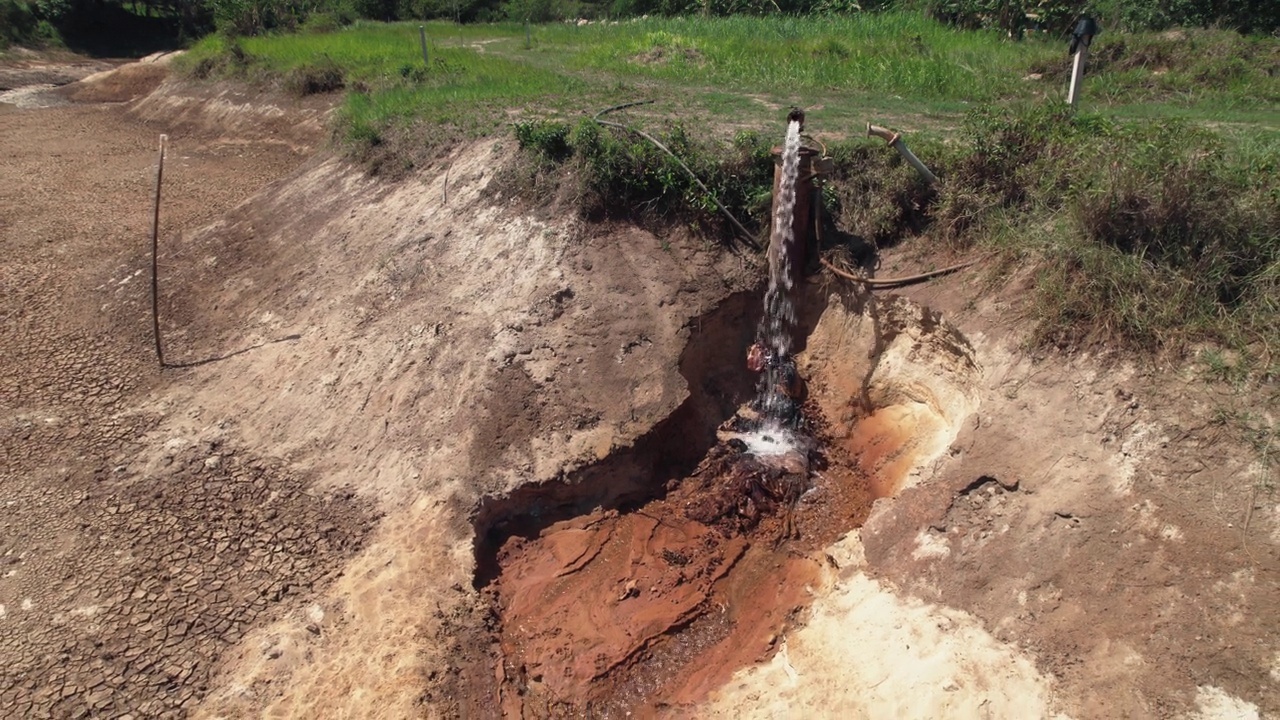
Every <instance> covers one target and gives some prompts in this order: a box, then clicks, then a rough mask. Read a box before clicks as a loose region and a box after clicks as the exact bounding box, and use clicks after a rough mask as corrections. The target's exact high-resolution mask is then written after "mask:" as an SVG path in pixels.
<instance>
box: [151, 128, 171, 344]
mask: <svg viewBox="0 0 1280 720" xmlns="http://www.w3.org/2000/svg"><path fill="white" fill-rule="evenodd" d="M168 143H169V136H168V135H161V136H160V157H159V158H158V159H157V161H156V195H155V203H154V206H153V207H154V213H153V214H152V216H151V331H152V335H153V337H154V338H155V341H156V362H158V363H160V367H162V368H163V367H164V350H163V349H162V348H161V347H160V280H159V271H160V263H159V260H157V255H158V254H159V253H158V251H159V246H160V183H161V181H163V179H164V150H165V146H166V145H167V144H168Z"/></svg>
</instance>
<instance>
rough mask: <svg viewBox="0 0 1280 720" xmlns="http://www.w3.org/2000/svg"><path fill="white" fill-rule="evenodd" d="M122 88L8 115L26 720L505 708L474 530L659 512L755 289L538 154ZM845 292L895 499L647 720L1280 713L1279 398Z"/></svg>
mask: <svg viewBox="0 0 1280 720" xmlns="http://www.w3.org/2000/svg"><path fill="white" fill-rule="evenodd" d="M117 72H118V73H120V74H108V75H105V76H98V77H96V78H92V79H90V80H88V81H85V82H82V83H77V84H73V85H69V86H67V87H66V88H63V89H61V90H58V91H57V93H58V97H61V98H63V99H64V100H66V101H68V102H67V103H66V104H61V105H57V106H47V107H22V108H18V107H15V106H13V105H0V138H3V139H2V140H0V156H2V157H3V158H4V160H3V162H0V242H3V244H4V261H3V264H0V287H2V288H3V294H2V296H0V317H2V318H3V344H2V345H0V373H2V374H0V392H2V393H3V395H2V396H0V459H2V461H3V465H2V466H0V493H3V505H2V506H0V507H2V509H0V556H3V562H4V563H5V565H4V567H3V569H2V570H3V571H2V572H0V662H3V665H4V668H5V669H4V675H3V684H0V712H3V714H5V715H8V716H15V717H125V716H132V717H136V718H141V717H169V716H186V715H190V716H193V717H227V718H238V717H261V716H270V717H300V718H301V717H306V718H311V717H387V718H401V717H415V716H428V717H489V716H497V715H498V714H499V712H500V710H499V709H500V708H501V707H503V706H502V705H500V699H499V697H498V695H497V693H498V688H499V680H500V675H499V674H498V673H500V672H501V670H500V669H501V668H502V666H503V659H502V658H501V657H500V652H501V647H500V645H499V644H498V643H497V636H498V634H499V631H500V622H501V618H499V617H498V616H496V615H495V614H494V611H493V606H492V605H491V600H490V599H489V598H488V597H487V596H486V595H485V594H483V593H481V592H478V591H477V590H476V589H475V580H476V578H475V573H476V571H477V542H478V541H479V544H480V545H483V544H484V540H485V538H487V537H489V535H490V533H491V532H492V531H494V529H495V528H499V527H500V525H501V522H502V521H503V520H504V519H510V518H515V517H517V516H519V515H521V514H523V515H530V514H532V515H538V514H540V513H548V514H557V513H559V514H563V515H565V516H566V517H572V515H573V513H575V512H580V513H589V512H590V511H591V510H592V509H593V508H594V507H596V506H597V505H603V506H606V507H609V506H614V505H617V504H618V503H619V502H620V498H625V497H627V496H628V495H629V494H631V495H633V496H640V495H643V494H644V493H646V492H649V493H652V492H653V490H652V489H651V488H650V486H651V485H652V480H653V477H652V476H653V474H654V471H655V468H657V467H659V465H657V464H655V463H656V460H653V459H652V457H657V455H651V456H645V457H649V458H650V459H648V460H645V461H644V462H639V461H637V460H636V458H639V457H641V453H638V452H637V451H636V450H635V449H636V448H643V447H644V446H645V445H644V444H645V442H646V438H649V439H648V441H647V442H648V443H649V444H650V445H653V443H654V440H653V438H654V437H665V436H661V430H662V428H664V427H665V428H670V427H672V426H673V425H672V423H673V422H675V421H673V420H670V418H678V420H679V422H678V423H677V426H678V427H680V428H682V429H684V430H685V431H686V432H685V437H681V438H680V442H679V443H673V444H672V448H673V449H672V451H673V452H674V449H675V448H677V447H678V448H679V449H680V451H681V453H683V454H686V455H688V456H689V457H681V458H676V459H675V461H678V463H689V465H688V467H692V464H694V463H697V461H698V460H700V457H699V456H698V452H700V451H704V450H705V449H706V448H708V447H710V446H711V443H712V442H713V431H714V428H715V426H716V425H717V424H718V423H719V422H720V421H722V420H724V419H725V418H727V417H728V416H729V415H730V414H731V413H732V412H733V409H734V408H735V407H736V406H737V404H738V403H739V402H740V401H742V400H743V399H745V397H744V396H743V395H744V393H746V392H747V391H748V390H749V383H750V380H749V378H746V377H745V370H743V369H742V368H741V358H742V352H743V350H744V349H745V347H746V346H747V344H749V342H750V339H751V337H752V335H753V333H754V313H755V312H756V311H755V309H754V307H755V306H754V302H753V296H752V295H751V292H752V290H753V288H755V286H756V283H757V282H758V280H757V279H756V278H758V277H759V275H760V273H759V271H758V269H756V268H755V267H753V266H752V265H751V264H750V263H748V262H745V261H743V260H740V259H738V258H737V257H734V256H733V255H730V254H727V253H724V252H723V251H720V250H717V249H716V248H712V247H707V246H705V245H704V244H702V243H701V242H699V241H697V240H695V239H693V238H688V237H683V236H679V235H677V236H674V237H671V238H666V239H663V240H660V239H658V238H655V237H654V236H652V235H650V234H648V233H645V232H642V231H639V230H636V229H634V228H628V227H595V226H583V225H580V224H578V223H577V222H575V221H573V220H570V219H565V218H560V217H556V216H554V215H549V214H547V213H540V214H538V215H537V216H531V215H529V214H527V213H522V212H520V211H519V210H518V209H517V208H515V207H514V206H508V205H505V204H503V203H502V202H500V201H498V200H496V199H495V198H497V197H498V194H497V193H495V192H494V186H493V185H492V184H491V183H492V181H493V179H494V177H495V175H496V174H497V172H498V171H499V169H500V167H501V165H502V163H503V162H504V161H505V159H506V158H507V157H508V156H509V154H510V151H511V148H510V146H509V144H508V143H506V142H504V141H501V140H499V141H489V142H485V143H479V144H476V145H472V146H468V147H460V148H457V149H456V150H455V151H454V152H452V153H451V154H450V155H449V156H448V158H447V159H446V160H445V161H444V162H443V163H442V164H441V165H440V166H438V167H434V168H430V169H426V170H423V171H422V172H420V173H419V174H418V175H416V176H413V177H410V178H408V179H404V180H401V181H398V182H395V183H391V182H388V181H384V180H380V179H378V178H373V177H369V176H367V175H365V174H364V173H363V172H362V171H361V170H360V169H359V168H357V167H352V166H350V165H348V164H346V163H344V162H343V161H341V160H340V159H338V158H336V157H334V156H333V155H332V154H330V153H329V152H327V151H324V150H322V149H321V150H318V147H319V145H320V144H321V140H322V138H323V127H324V117H325V113H326V111H327V108H328V103H329V102H331V99H326V98H311V99H309V100H308V101H307V102H299V101H293V100H288V99H285V98H280V97H276V96H274V95H271V94H269V93H250V92H246V91H244V90H242V89H237V88H232V87H225V86H217V85H198V86H194V85H185V84H182V83H178V82H174V81H165V82H164V83H163V84H159V83H161V81H162V80H163V74H162V73H157V72H156V71H155V69H154V68H149V67H141V66H132V67H131V68H125V69H122V70H120V71H117ZM37 104H39V103H37ZM46 105H52V103H46ZM813 121H814V122H815V123H817V122H818V121H819V119H818V118H816V117H814V118H813ZM160 132H165V133H168V134H169V135H170V142H171V154H170V158H169V162H168V164H167V165H166V173H165V177H166V188H165V198H166V199H165V205H164V215H163V217H164V220H163V222H164V227H165V232H164V233H163V235H162V242H161V245H162V252H161V256H160V266H161V315H162V326H163V335H164V339H165V352H166V359H167V361H168V362H169V363H170V367H167V368H165V369H163V370H161V369H159V368H158V367H157V365H156V362H155V357H154V354H153V352H152V349H151V339H150V334H149V330H150V317H149V296H148V289H149V288H148V282H147V280H148V277H147V265H148V264H149V263H148V258H147V255H146V237H147V229H148V222H149V197H150V192H151V188H150V184H151V182H152V179H153V172H154V153H155V140H156V136H157V134H158V133H160ZM446 170H447V172H446ZM825 282H826V281H822V282H820V283H818V284H815V285H814V286H813V287H811V288H810V292H809V293H808V294H809V295H811V296H812V299H811V301H810V309H811V311H812V314H813V316H814V323H813V324H812V328H813V331H812V335H811V337H810V341H809V350H808V352H807V354H806V355H805V356H804V358H803V363H802V367H803V369H804V371H805V373H806V374H807V375H808V376H809V377H810V378H811V383H812V388H813V392H814V396H815V402H819V403H821V404H822V406H823V410H824V412H825V413H826V415H827V417H828V418H830V419H832V420H833V421H834V422H835V423H836V425H837V426H838V428H840V432H838V433H837V437H836V439H835V440H834V442H837V443H840V446H841V447H843V448H845V449H846V450H847V452H848V454H849V457H851V458H853V459H854V464H855V465H856V466H857V467H858V468H860V470H861V471H863V472H864V475H865V476H867V477H869V478H872V479H875V478H880V479H881V480H883V479H884V478H887V477H890V476H892V477H895V478H902V480H901V482H897V481H895V482H889V483H887V484H886V483H884V482H881V483H880V487H879V488H878V489H879V493H880V494H883V495H888V496H890V497H884V498H883V499H881V500H878V501H877V502H876V503H875V505H874V507H873V508H872V510H871V512H870V516H869V518H867V520H866V523H865V525H864V526H863V527H862V528H861V529H858V528H856V527H853V526H850V527H848V528H847V529H845V528H842V529H841V532H845V534H844V535H843V537H841V538H840V539H839V540H837V541H835V542H834V543H833V544H831V545H829V546H826V547H823V548H815V549H813V551H812V553H813V557H814V558H815V559H816V561H817V562H816V565H818V566H819V567H820V568H821V569H820V571H818V572H817V574H816V575H815V576H814V577H813V578H812V580H811V582H809V583H808V584H807V585H806V586H805V587H804V588H803V591H804V594H805V595H807V596H808V599H807V600H806V601H805V602H803V603H800V604H799V606H798V607H797V610H798V612H796V613H789V614H788V615H787V619H786V620H785V622H778V621H776V619H771V620H770V622H778V626H777V627H773V629H771V630H770V633H772V634H774V635H775V636H776V637H774V638H773V639H772V641H771V642H769V643H766V644H762V645H760V646H759V648H758V650H753V651H752V653H753V654H748V655H746V656H743V657H739V658H736V659H735V662H744V663H751V662H752V661H756V662H755V663H754V664H749V665H748V666H746V667H742V668H740V669H739V670H738V672H737V673H736V674H735V675H734V676H733V677H732V679H731V680H728V681H727V682H725V683H724V684H723V686H722V687H719V688H718V689H712V688H707V689H706V690H710V691H711V692H710V693H709V695H708V696H706V697H704V698H701V699H699V698H698V697H682V698H681V699H680V701H679V702H678V703H675V704H670V705H666V706H662V707H659V706H656V705H654V704H645V703H644V702H643V701H640V702H638V704H636V705H634V709H635V710H636V711H637V712H638V713H639V714H641V715H646V714H657V715H668V716H705V717H747V716H755V715H758V716H762V717H764V716H767V717H876V718H905V717H916V718H931V717H974V718H977V717H999V718H1024V717H1051V716H1054V715H1055V714H1061V715H1064V716H1070V717H1083V718H1115V717H1134V718H1145V717H1156V718H1166V717H1196V718H1246V717H1259V716H1270V715H1274V714H1277V713H1280V626H1278V625H1280V607H1278V605H1277V602H1276V598H1277V597H1280V594H1278V592H1277V590H1278V588H1277V581H1278V577H1277V570H1278V569H1280V558H1278V557H1277V546H1278V545H1280V511H1278V510H1277V506H1276V503H1275V497H1274V496H1273V495H1272V494H1271V493H1272V488H1273V487H1274V483H1275V479H1276V478H1275V472H1276V471H1275V468H1274V467H1270V468H1268V467H1265V466H1263V465H1261V464H1259V463H1258V462H1256V454H1254V453H1253V452H1252V450H1251V449H1250V448H1248V447H1246V446H1245V445H1244V443H1243V442H1242V441H1241V438H1240V437H1239V434H1238V433H1237V432H1234V431H1233V430H1232V427H1231V426H1230V425H1229V424H1227V425H1224V424H1215V423H1214V421H1213V420H1214V418H1215V411H1217V410H1220V409H1234V408H1238V407H1241V406H1246V405H1249V404H1250V403H1252V405H1253V410H1254V411H1255V412H1262V413H1271V412H1274V407H1273V406H1272V405H1269V404H1268V403H1269V402H1273V401H1274V398H1272V399H1271V400H1270V401H1264V402H1261V403H1259V400H1261V398H1257V397H1254V398H1249V397H1240V396H1239V395H1238V394H1236V393H1235V392H1234V391H1232V390H1231V389H1229V388H1218V387H1215V386H1212V385H1210V384H1207V383H1206V382H1204V381H1203V380H1202V379H1201V378H1198V377H1195V374H1194V371H1193V370H1192V369H1190V368H1186V367H1166V368H1156V367H1142V368H1140V367H1131V366H1129V365H1126V364H1125V363H1123V362H1120V361H1119V360H1117V359H1116V358H1114V357H1103V358H1100V357H1091V356H1076V357H1057V356H1043V357H1042V356H1038V355H1035V354H1032V353H1028V352H1026V351H1025V350H1024V349H1023V341H1024V333H1025V323H1024V322H1023V319H1022V315H1021V313H1020V310H1019V308H1020V307H1022V302H1023V301H1024V299H1025V297H1026V290H1027V287H1026V282H1027V281H1026V279H1025V278H1022V277H1021V276H1017V275H1015V277H1014V279H1013V281H1012V282H1006V283H1003V284H1001V285H1000V286H998V287H994V288H993V287H991V286H989V285H987V284H983V283H981V282H979V280H978V276H976V275H968V276H958V277H953V278H949V279H946V280H943V281H939V282H935V283H932V284H930V285H928V286H923V287H920V288H917V289H915V290H913V291H911V292H907V293H903V295H904V297H903V298H901V299H899V300H893V301H889V300H884V301H880V302H877V303H870V302H868V301H867V299H866V298H865V297H859V296H858V295H856V294H855V293H853V292H851V291H850V290H848V289H845V288H840V287H838V286H835V285H827V284H825ZM873 307H874V308H876V309H877V312H875V313H872V312H871V308H873ZM886 333H887V334H886ZM878 336H879V337H884V338H885V339H886V342H885V344H884V346H883V348H881V349H882V352H879V353H877V352H874V349H875V348H876V347H878V346H879V345H878V342H877V340H876V338H877V337H878ZM864 390H865V393H864ZM864 395H865V397H867V398H870V399H871V401H872V405H873V407H874V412H873V413H872V414H871V415H870V416H869V417H863V416H862V415H860V414H859V411H858V407H857V404H858V402H860V400H861V398H863V397H864ZM1217 416H1220V413H1219V414H1218V415H1217ZM1272 420H1273V421H1274V418H1272ZM903 427H908V428H914V429H915V430H916V432H912V433H909V434H907V435H906V436H905V437H903V433H901V432H900V431H901V429H902V428H903ZM655 433H657V435H655ZM659 454H660V453H659ZM601 468H604V469H606V470H608V471H609V472H604V471H602V470H600V469H601ZM615 471H617V472H615ZM818 502H820V497H819V500H818ZM477 529H478V530H479V532H480V537H479V538H477V536H476V533H477ZM846 530H847V532H846ZM481 569H482V570H483V568H481ZM757 582H758V584H759V585H758V586H759V587H767V586H768V583H769V582H770V578H769V577H762V578H760V579H759V580H758V581H757ZM481 584H483V583H481ZM775 584H776V583H775ZM738 597H742V598H746V599H745V600H743V602H748V603H749V602H751V600H750V595H749V593H741V592H739V593H738ZM661 653H662V648H661V647H659V646H656V645H655V646H654V647H651V648H648V649H647V650H645V651H643V652H641V653H640V654H639V655H638V656H637V658H636V662H638V663H640V664H643V663H645V662H647V661H648V662H653V661H654V659H655V658H661V656H662V655H661ZM723 670H725V671H726V673H727V672H732V671H733V670H734V668H732V667H728V668H723ZM524 707H525V710H524V711H525V712H528V713H532V714H534V715H536V714H537V712H536V711H535V710H531V709H530V707H531V706H528V705H526V706H524Z"/></svg>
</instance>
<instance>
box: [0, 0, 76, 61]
mask: <svg viewBox="0 0 1280 720" xmlns="http://www.w3.org/2000/svg"><path fill="white" fill-rule="evenodd" d="M48 44H55V45H57V44H61V42H60V41H59V39H58V32H57V30H55V29H54V28H53V26H52V25H50V24H49V23H48V22H46V21H44V20H41V19H40V18H39V17H38V16H37V14H36V11H35V7H34V6H33V5H31V4H30V3H27V2H24V1H23V0H0V49H3V48H6V47H8V46H10V45H34V46H41V45H48Z"/></svg>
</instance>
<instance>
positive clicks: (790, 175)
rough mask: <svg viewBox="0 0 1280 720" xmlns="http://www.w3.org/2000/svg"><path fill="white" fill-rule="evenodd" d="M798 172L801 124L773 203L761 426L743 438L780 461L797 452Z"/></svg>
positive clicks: (787, 148) (791, 130)
mask: <svg viewBox="0 0 1280 720" xmlns="http://www.w3.org/2000/svg"><path fill="white" fill-rule="evenodd" d="M799 169H800V122H799V121H798V120H792V121H791V122H789V123H788V124H787V137H786V141H785V143H784V144H783V148H782V178H781V181H780V182H779V184H778V197H777V198H776V202H775V203H774V208H773V210H774V213H773V227H772V232H771V237H770V241H769V289H768V291H767V292H766V293H765V296H764V316H763V317H762V318H761V320H760V327H759V329H758V332H757V334H758V336H759V337H758V344H759V345H761V346H763V350H764V353H765V357H764V360H763V368H762V370H763V372H764V379H763V381H762V386H761V389H760V396H759V398H758V402H757V406H758V407H759V409H760V414H761V422H760V425H759V427H758V428H757V429H756V430H755V431H754V432H752V433H748V434H745V435H744V436H743V438H742V439H743V440H744V441H745V442H746V444H747V447H748V451H749V452H751V453H752V454H753V455H757V456H768V455H778V454H782V453H786V452H788V451H790V450H794V449H795V448H796V445H797V438H796V436H795V433H794V432H793V431H792V430H791V429H790V428H788V427H787V425H790V424H794V421H795V420H796V419H797V418H798V416H799V407H798V405H797V403H798V399H797V398H795V397H794V395H795V393H794V392H793V388H794V387H796V385H797V383H798V382H799V378H798V377H797V376H796V374H795V373H796V370H795V365H794V363H793V362H792V361H791V357H790V355H791V349H792V332H793V330H794V327H795V323H796V309H795V301H794V299H793V298H792V293H791V291H792V288H793V287H794V286H795V280H796V279H795V278H794V277H792V274H791V259H790V258H789V257H788V256H789V254H790V253H791V252H792V248H793V246H794V245H795V227H794V226H793V225H794V220H795V206H796V177H797V175H798V174H799Z"/></svg>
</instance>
